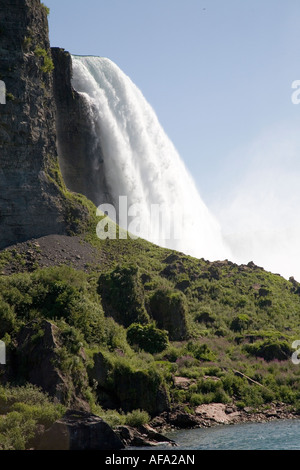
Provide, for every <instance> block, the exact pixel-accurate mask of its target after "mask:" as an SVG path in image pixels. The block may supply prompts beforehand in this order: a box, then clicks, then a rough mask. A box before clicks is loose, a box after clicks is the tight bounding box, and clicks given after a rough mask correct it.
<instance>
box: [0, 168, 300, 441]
mask: <svg viewBox="0 0 300 470" xmlns="http://www.w3.org/2000/svg"><path fill="white" fill-rule="evenodd" d="M48 175H49V178H50V179H51V181H52V182H53V184H55V185H57V186H58V187H60V188H61V191H62V193H64V192H66V194H67V191H66V189H65V186H64V184H63V181H62V180H61V175H60V171H59V167H58V166H57V167H55V165H52V167H51V166H50V169H49V171H48ZM68 197H69V198H70V199H69V200H71V201H78V204H79V201H81V200H82V201H83V199H81V198H82V197H81V196H79V195H73V194H71V193H70V196H68ZM77 198H78V199H77ZM74 204H75V203H74ZM74 207H75V206H74ZM86 207H87V213H88V214H89V213H90V214H93V211H94V215H93V217H94V218H93V219H92V221H90V222H89V223H90V226H89V225H86V226H85V230H84V232H83V233H84V237H85V240H89V242H90V243H91V244H92V247H93V249H97V250H98V252H99V254H100V255H101V260H102V261H101V264H93V265H90V266H88V267H86V269H85V271H80V270H75V269H73V268H72V267H70V266H62V267H53V268H44V269H40V268H39V267H38V266H37V267H36V268H35V270H34V271H33V272H30V273H29V272H26V264H24V263H23V258H22V255H20V254H19V253H18V252H17V250H11V251H7V250H6V251H3V252H2V253H1V254H0V265H1V267H2V269H8V267H9V266H10V264H11V263H14V264H13V266H14V269H16V266H18V268H19V270H20V271H24V272H20V273H15V274H12V275H2V276H1V277H0V325H1V326H0V339H2V340H4V341H5V343H6V345H7V349H8V352H9V354H12V355H13V356H14V357H15V361H19V362H18V363H19V367H18V369H17V374H16V375H15V376H14V377H13V382H14V387H16V386H17V387H24V386H25V387H26V383H28V381H30V374H29V372H28V371H29V370H32V368H33V369H34V368H36V367H40V360H41V359H40V356H41V354H40V353H41V351H42V350H43V344H44V343H43V341H46V340H47V338H48V339H49V337H47V325H48V324H49V322H50V324H51V325H53V328H54V330H53V331H54V335H55V337H54V342H55V344H56V347H55V349H54V351H53V357H52V359H51V364H52V366H53V367H54V371H55V370H57V369H58V370H59V371H60V374H61V375H62V376H63V380H64V384H65V385H66V389H64V390H63V392H62V399H61V400H62V403H63V405H64V406H66V407H67V406H71V405H72V403H73V400H74V397H78V398H79V399H80V400H84V401H85V402H87V403H88V404H89V405H90V407H91V409H92V410H93V412H95V413H96V414H99V415H100V416H102V417H103V418H104V419H106V420H107V422H109V424H111V425H113V426H117V425H118V424H125V423H127V424H128V423H131V424H132V423H133V424H134V425H138V424H137V423H142V422H143V423H145V422H148V421H149V419H151V418H152V417H153V416H155V415H157V414H159V413H161V412H162V411H164V410H165V409H167V408H168V404H169V405H170V406H171V407H173V406H177V405H181V406H182V407H183V408H184V409H188V410H189V412H191V413H193V412H194V409H195V408H196V407H197V406H199V405H201V404H203V403H212V402H218V403H220V402H221V403H229V404H231V403H233V404H235V405H237V406H238V407H240V408H243V407H246V406H247V407H251V408H252V409H253V410H255V409H258V408H260V407H268V406H269V405H270V404H271V403H276V402H280V403H285V404H286V405H287V406H291V407H293V408H294V409H299V408H300V385H299V384H300V368H299V366H297V365H294V364H293V363H292V361H291V355H292V352H293V350H292V342H293V341H294V340H295V339H298V338H299V337H300V336H299V335H300V328H299V314H300V284H299V283H297V282H296V281H295V280H293V279H291V280H290V281H287V280H285V279H283V278H281V277H280V276H278V275H273V274H271V273H268V272H265V271H263V270H262V269H261V268H258V267H256V266H254V265H253V264H252V263H250V264H249V265H247V266H238V265H235V264H233V263H230V262H227V261H225V262H216V263H209V262H208V261H205V260H203V259H201V260H196V259H194V258H191V257H188V256H185V255H182V254H179V253H175V252H170V251H169V250H165V249H163V248H159V247H156V246H154V245H151V244H150V243H148V242H146V241H144V240H122V241H118V240H98V239H97V238H96V236H94V235H93V233H95V226H96V223H97V217H96V214H95V208H94V206H93V205H92V204H91V203H89V202H87V206H86ZM70 220H71V219H70ZM90 220H91V219H90ZM73 222H74V218H73ZM92 227H93V229H92ZM41 254H42V253H41ZM17 260H19V262H18V263H16V261H17ZM187 280H189V281H188V282H187ZM45 322H46V323H45ZM47 322H48V323H47ZM45 335H46V336H45ZM20 338H21V339H20ZM22 338H23V339H22ZM24 338H25V339H24ZM22 341H23V343H22ZM47 367H49V364H48V366H47ZM0 373H1V372H0ZM177 378H178V380H179V382H180V380H181V379H182V378H184V379H185V380H186V382H185V387H180V385H177ZM12 389H13V388H12V386H10V385H9V384H8V385H7V387H6V386H5V387H4V388H3V390H12ZM1 393H3V391H2V392H1ZM9 393H11V392H9ZM18 402H19V403H23V404H22V405H9V407H7V408H2V413H1V412H0V415H1V414H2V417H1V423H2V424H1V423H0V424H1V426H2V427H1V428H0V429H1V431H0V436H1V439H2V440H0V443H1V445H2V447H5V448H7V447H9V446H12V447H14V448H20V447H24V446H25V447H27V446H28V442H29V441H30V439H31V437H30V436H32V435H33V434H34V433H35V430H36V428H37V425H38V424H39V423H40V422H41V421H43V419H44V418H43V417H42V415H40V414H39V413H40V411H39V410H36V409H34V408H32V406H33V405H32V404H31V403H29V402H30V400H29V402H28V400H27V398H26V397H25V398H24V400H23V401H21V400H19V399H18ZM47 403H48V402H47ZM27 405H28V406H30V410H29V411H28V408H27V407H26V406H27ZM47 406H48V405H47ZM49 407H50V408H49V410H50V409H51V410H52V411H53V410H54V409H53V408H52V405H49ZM46 408H47V407H46ZM59 409H61V408H59ZM137 410H138V411H137ZM11 413H14V414H11ZM16 413H17V415H16ZM53 413H54V412H53ZM49 414H50V417H51V420H52V419H53V418H54V415H55V413H54V414H51V413H50V411H49ZM55 416H56V415H55ZM149 417H150V418H149ZM4 420H5V423H6V427H5V430H4V424H3V422H4ZM51 420H50V419H49V421H48V422H49V423H50V421H51ZM16 428H18V432H21V437H20V438H18V435H17V434H15V433H16V432H17V431H16ZM19 430H20V431H19ZM25 435H26V436H27V435H28V436H29V438H30V439H29V440H26V439H27V438H26V439H25V440H24V438H23V437H22V436H25ZM18 439H19V440H18Z"/></svg>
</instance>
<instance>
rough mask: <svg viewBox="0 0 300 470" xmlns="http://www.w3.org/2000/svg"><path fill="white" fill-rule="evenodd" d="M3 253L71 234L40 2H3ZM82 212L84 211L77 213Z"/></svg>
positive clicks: (0, 201)
mask: <svg viewBox="0 0 300 470" xmlns="http://www.w3.org/2000/svg"><path fill="white" fill-rule="evenodd" d="M0 79H1V80H3V81H4V82H5V84H6V92H7V103H6V104H5V105H0V188H1V193H0V248H3V247H5V246H8V245H9V244H11V243H15V242H18V241H23V240H28V239H30V238H33V237H39V236H43V235H49V234H52V233H56V234H63V233H67V231H68V224H67V222H66V216H65V214H66V212H67V211H68V209H69V208H68V205H69V202H68V201H67V199H66V198H65V196H64V194H63V191H62V190H61V187H60V186H59V183H58V181H57V178H55V175H56V176H57V173H58V171H57V170H58V159H57V151H56V127H55V101H54V95H53V63H52V59H51V51H50V45H49V37H48V21H47V9H46V8H45V7H44V6H43V5H42V4H41V3H40V0H6V1H5V2H4V1H3V0H1V2H0ZM78 210H80V209H78Z"/></svg>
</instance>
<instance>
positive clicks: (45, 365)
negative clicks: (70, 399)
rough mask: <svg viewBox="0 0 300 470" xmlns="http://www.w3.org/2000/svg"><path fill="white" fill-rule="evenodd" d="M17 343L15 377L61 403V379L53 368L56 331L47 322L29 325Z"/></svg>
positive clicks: (62, 380)
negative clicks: (22, 379)
mask: <svg viewBox="0 0 300 470" xmlns="http://www.w3.org/2000/svg"><path fill="white" fill-rule="evenodd" d="M17 343H18V348H17V355H16V360H15V364H16V372H17V374H16V375H17V376H19V377H20V376H21V377H24V378H25V379H26V380H27V381H28V382H30V383H31V384H34V385H36V386H38V387H40V388H42V389H43V390H44V391H45V392H47V393H49V395H51V396H55V397H57V398H58V399H59V400H60V401H64V399H63V390H64V388H65V385H64V378H63V376H62V374H61V372H60V371H59V370H58V368H57V367H56V366H55V363H57V362H58V355H57V350H58V328H57V327H56V326H55V325H53V324H52V323H50V322H48V321H46V320H44V321H43V322H42V324H39V323H38V322H32V323H30V324H28V325H27V326H25V327H24V328H22V330H21V331H20V334H19V335H18V338H17Z"/></svg>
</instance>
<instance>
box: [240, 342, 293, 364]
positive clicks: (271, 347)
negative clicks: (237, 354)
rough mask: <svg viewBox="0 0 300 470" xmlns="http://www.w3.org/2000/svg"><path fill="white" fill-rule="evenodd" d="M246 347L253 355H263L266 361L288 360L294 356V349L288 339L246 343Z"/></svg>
mask: <svg viewBox="0 0 300 470" xmlns="http://www.w3.org/2000/svg"><path fill="white" fill-rule="evenodd" d="M244 349H245V350H246V351H247V352H248V353H249V354H251V355H252V356H256V357H262V358H263V359H265V360H266V361H273V360H274V359H277V360H279V361H286V360H287V359H289V358H290V357H291V356H292V353H293V350H292V349H291V346H290V345H289V343H288V342H287V341H284V340H282V341H279V340H277V341H276V340H275V341H274V340H272V339H268V340H265V341H258V342H257V343H254V344H246V345H245V346H244Z"/></svg>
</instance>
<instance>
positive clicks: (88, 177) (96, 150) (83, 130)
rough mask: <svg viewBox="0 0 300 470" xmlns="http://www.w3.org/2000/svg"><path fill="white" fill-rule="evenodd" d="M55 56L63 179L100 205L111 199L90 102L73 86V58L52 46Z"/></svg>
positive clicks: (55, 92)
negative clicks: (95, 134) (95, 133)
mask: <svg viewBox="0 0 300 470" xmlns="http://www.w3.org/2000/svg"><path fill="white" fill-rule="evenodd" d="M52 58H53V63H54V73H53V76H54V96H55V101H56V109H57V114H56V128H57V149H58V155H59V163H60V167H61V171H62V175H63V178H64V181H65V183H66V185H67V187H68V189H70V190H71V191H74V192H77V193H80V194H84V195H85V196H86V197H87V198H88V199H90V200H91V201H93V202H94V203H95V204H96V205H97V206H98V205H99V204H101V203H103V202H110V201H111V200H112V198H111V197H110V195H109V190H108V185H107V182H106V178H105V171H104V165H103V158H101V157H100V158H99V155H100V156H101V155H102V149H101V146H100V144H99V143H96V142H95V139H94V136H93V133H92V130H93V122H91V117H90V113H89V105H88V103H87V101H86V100H85V98H84V97H83V96H82V95H80V94H79V93H77V92H76V91H75V90H74V89H73V87H72V58H71V56H70V54H69V53H68V52H66V51H64V50H63V49H59V48H52ZM95 155H97V156H98V158H97V159H95ZM96 160H97V165H96V164H95V161H96ZM99 161H100V164H99Z"/></svg>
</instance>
